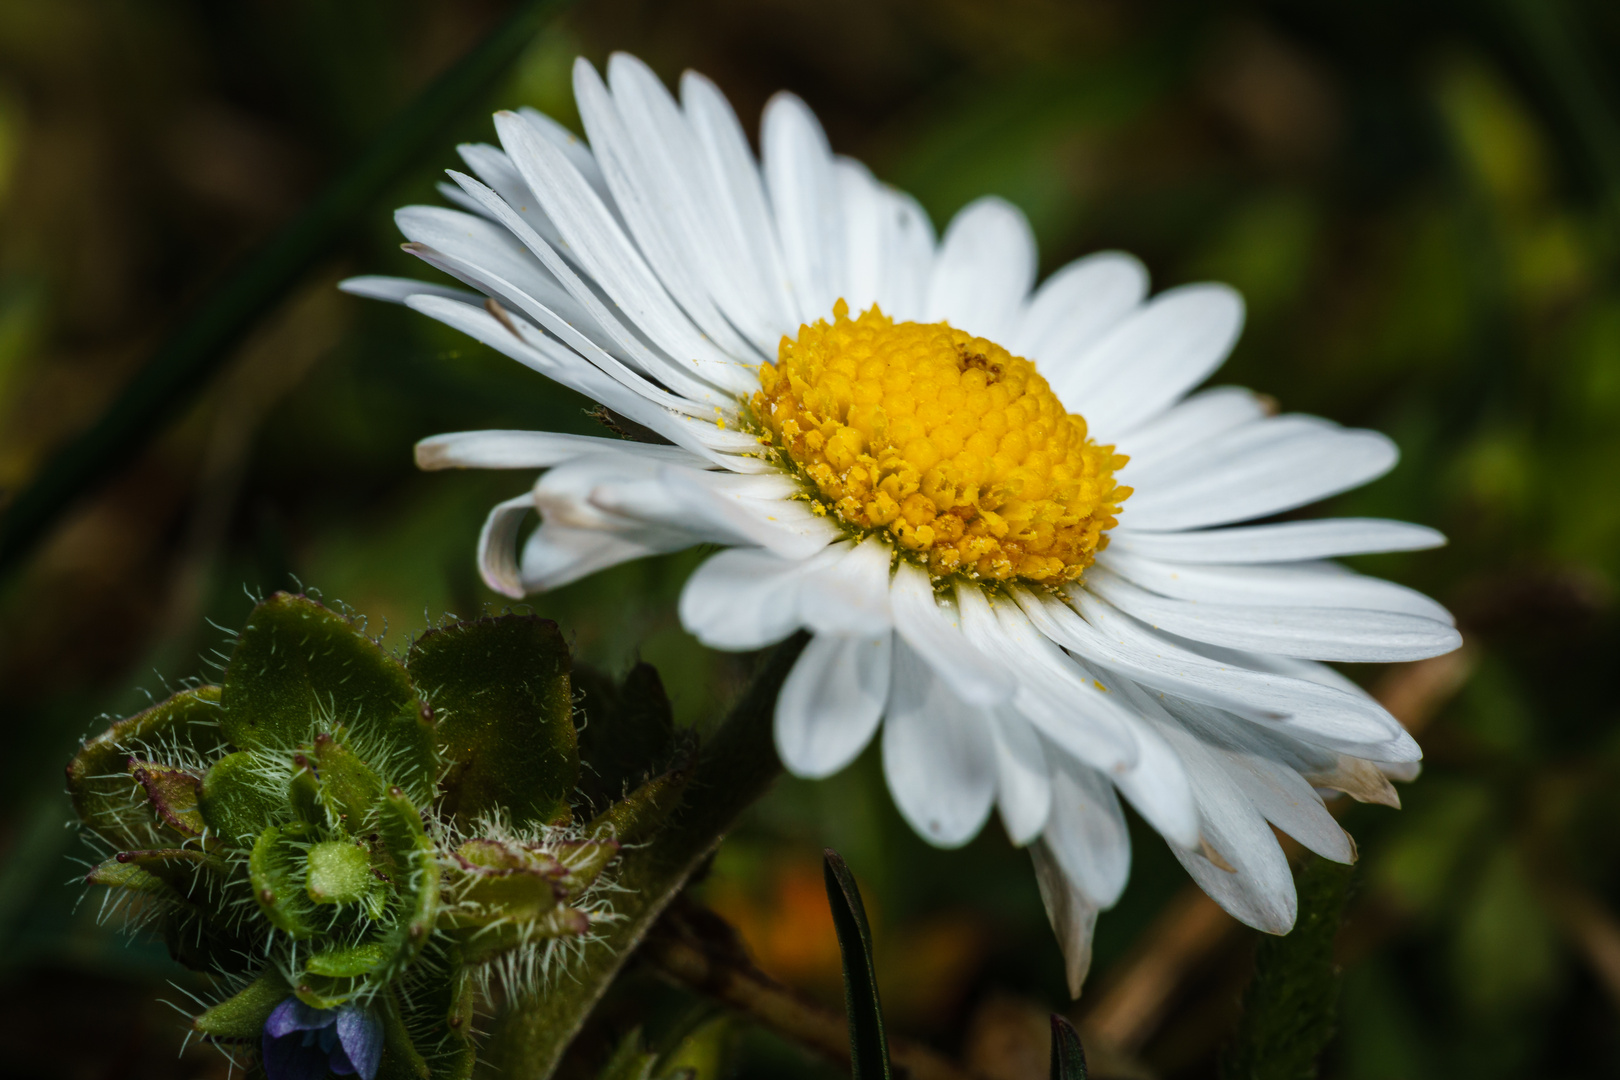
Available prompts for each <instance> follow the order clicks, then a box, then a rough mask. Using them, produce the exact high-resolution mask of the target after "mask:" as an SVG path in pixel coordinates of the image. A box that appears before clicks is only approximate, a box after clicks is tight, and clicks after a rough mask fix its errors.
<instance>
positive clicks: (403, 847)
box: [378, 787, 440, 964]
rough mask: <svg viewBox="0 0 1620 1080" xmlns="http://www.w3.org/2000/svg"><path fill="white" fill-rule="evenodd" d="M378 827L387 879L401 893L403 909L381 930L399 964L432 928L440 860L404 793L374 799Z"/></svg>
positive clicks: (395, 791) (412, 956)
mask: <svg viewBox="0 0 1620 1080" xmlns="http://www.w3.org/2000/svg"><path fill="white" fill-rule="evenodd" d="M378 810H379V812H378V832H379V833H380V835H381V840H382V847H383V853H384V855H385V856H386V859H387V869H386V870H385V871H384V872H385V873H386V874H388V877H389V882H390V884H392V885H393V887H394V889H395V891H396V892H397V893H398V894H399V897H400V900H401V910H400V912H399V915H398V917H397V918H396V919H395V921H394V922H393V924H392V925H390V926H389V928H388V930H387V932H386V933H385V934H384V936H383V940H384V942H386V944H387V946H388V950H389V952H390V953H391V954H392V956H393V957H395V961H391V963H392V962H398V963H400V964H404V963H408V962H409V961H411V960H414V959H415V958H416V955H417V954H418V953H419V952H421V951H422V947H423V946H424V945H426V944H427V942H428V938H429V936H431V934H432V932H433V921H434V916H435V915H436V914H437V913H438V909H439V887H440V881H439V864H438V860H437V858H436V857H435V856H434V852H433V842H432V841H431V840H429V839H428V835H427V833H426V832H425V831H424V830H423V828H422V815H421V814H420V813H418V812H417V809H416V807H415V805H413V804H412V803H411V801H410V799H409V798H407V797H406V795H405V793H404V792H403V791H401V790H400V789H399V788H397V787H396V788H390V789H389V790H388V792H387V794H385V795H384V796H383V800H382V802H381V803H379V804H378Z"/></svg>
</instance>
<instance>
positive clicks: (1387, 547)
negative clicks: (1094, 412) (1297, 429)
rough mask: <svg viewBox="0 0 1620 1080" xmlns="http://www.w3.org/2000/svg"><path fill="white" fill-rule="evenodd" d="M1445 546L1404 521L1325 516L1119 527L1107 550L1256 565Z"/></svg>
mask: <svg viewBox="0 0 1620 1080" xmlns="http://www.w3.org/2000/svg"><path fill="white" fill-rule="evenodd" d="M1445 542H1446V538H1445V536H1443V535H1442V534H1440V533H1438V532H1436V531H1435V530H1433V529H1430V528H1426V527H1424V526H1422V525H1411V524H1408V523H1407V522H1404V521H1383V520H1380V519H1378V518H1328V519H1326V520H1323V521H1284V522H1281V523H1279V524H1276V525H1245V526H1241V527H1239V528H1235V529H1216V530H1212V531H1209V532H1183V533H1149V532H1132V531H1131V530H1129V529H1123V528H1122V529H1116V530H1115V531H1114V533H1113V542H1112V544H1110V545H1109V550H1110V551H1113V550H1120V551H1129V552H1132V553H1135V554H1140V555H1145V556H1148V557H1149V558H1155V559H1165V560H1168V561H1170V562H1180V563H1259V562H1293V561H1302V560H1305V559H1331V558H1334V557H1336V556H1339V555H1362V554H1371V553H1373V552H1382V551H1423V550H1425V549H1427V548H1437V547H1442V546H1444V544H1445Z"/></svg>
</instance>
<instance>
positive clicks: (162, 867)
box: [113, 848, 226, 897]
mask: <svg viewBox="0 0 1620 1080" xmlns="http://www.w3.org/2000/svg"><path fill="white" fill-rule="evenodd" d="M113 859H114V860H116V861H118V862H121V863H126V864H128V865H131V866H138V867H140V868H141V869H142V870H145V871H146V872H147V873H148V874H151V875H152V876H153V877H155V878H159V879H161V880H162V881H164V882H166V883H167V884H168V885H170V886H171V887H172V888H174V890H175V891H176V892H178V893H180V894H181V895H182V896H187V897H189V896H190V895H191V893H192V890H193V889H194V888H195V887H196V884H197V875H198V874H199V873H211V874H214V875H216V876H219V877H224V876H225V873H226V866H225V864H224V863H223V862H221V861H220V860H219V859H216V858H214V857H213V856H211V855H206V854H204V853H203V852H201V851H198V850H197V849H196V848H155V849H151V850H147V851H120V852H119V853H118V854H117V855H115V856H113Z"/></svg>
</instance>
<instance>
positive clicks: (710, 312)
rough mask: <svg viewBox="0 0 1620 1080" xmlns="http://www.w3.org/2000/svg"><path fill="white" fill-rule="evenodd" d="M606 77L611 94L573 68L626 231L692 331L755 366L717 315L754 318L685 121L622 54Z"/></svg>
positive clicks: (590, 72) (647, 73)
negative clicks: (736, 281) (721, 237)
mask: <svg viewBox="0 0 1620 1080" xmlns="http://www.w3.org/2000/svg"><path fill="white" fill-rule="evenodd" d="M608 79H609V80H610V81H611V83H612V85H613V92H612V95H611V97H610V96H609V94H608V91H607V88H606V87H604V86H603V85H602V81H601V78H600V77H599V76H598V75H597V73H596V69H595V68H594V67H592V66H591V64H590V62H589V61H587V60H585V59H584V58H580V59H578V60H576V61H575V62H574V96H575V99H576V101H578V103H579V109H580V119H581V120H582V121H583V122H584V124H585V131H586V134H588V135H589V136H590V140H591V149H592V150H593V151H595V153H596V159H597V161H598V162H600V163H601V165H602V173H603V176H604V177H605V178H606V180H607V182H608V187H609V188H610V189H611V190H612V192H613V196H614V202H615V204H616V205H617V206H618V207H619V211H620V213H622V214H623V215H624V219H625V223H626V224H627V225H628V226H629V229H630V233H631V235H632V236H633V237H634V238H635V240H636V243H637V246H638V247H639V248H640V249H641V252H642V254H643V255H645V256H646V257H647V261H648V262H649V263H650V264H651V265H652V267H653V269H654V271H655V272H656V273H657V274H658V277H659V280H660V281H662V282H663V285H664V288H666V289H668V290H669V294H670V296H672V297H673V298H674V299H675V301H676V303H678V304H679V305H680V306H681V307H682V308H683V309H684V310H685V312H686V313H687V315H688V316H690V318H691V319H692V321H693V323H695V324H696V326H697V327H698V329H700V330H701V331H702V332H703V333H704V335H705V336H707V337H708V338H710V339H711V340H712V341H713V342H714V344H716V345H717V346H719V347H720V349H721V350H723V351H724V352H726V353H727V354H729V355H731V356H733V357H738V358H747V359H748V360H751V361H752V362H753V363H755V364H758V363H759V362H760V360H762V359H763V357H762V356H760V355H759V354H758V352H757V351H756V350H755V349H754V347H753V346H752V345H751V344H749V343H747V342H745V341H744V339H743V338H742V336H741V335H739V334H738V333H737V331H736V329H735V328H734V327H733V325H732V322H731V320H730V319H728V318H727V316H726V315H723V314H722V313H721V311H722V309H724V310H725V311H726V312H727V314H730V315H731V318H732V319H736V318H738V317H739V316H741V318H742V319H743V321H747V322H751V323H757V322H758V319H759V314H758V312H756V311H752V310H748V306H747V300H746V298H745V297H743V296H741V295H739V294H738V293H737V292H736V291H735V290H734V289H733V288H732V274H731V273H730V268H729V267H728V266H727V265H726V262H725V258H726V254H727V253H725V252H722V251H721V250H719V248H718V247H717V245H716V244H715V242H714V240H715V236H716V231H715V228H714V221H713V215H712V213H711V211H710V208H709V203H710V199H709V197H708V195H709V192H708V189H707V188H706V187H705V185H704V177H703V174H702V171H701V166H700V165H699V159H698V155H697V144H696V140H695V139H694V138H693V137H692V133H691V131H690V130H689V129H688V128H687V125H686V115H685V114H684V113H682V112H681V110H680V108H679V107H678V106H677V105H676V104H675V99H674V98H672V97H671V96H670V94H669V91H668V90H666V89H664V84H663V83H662V82H661V81H659V78H658V76H657V75H655V74H653V72H652V69H651V68H649V67H647V65H646V64H644V63H642V62H641V61H640V60H638V59H636V58H635V57H633V56H631V55H629V54H628V53H622V52H620V53H614V54H613V56H612V58H611V59H610V60H609V61H608ZM773 355H774V350H773Z"/></svg>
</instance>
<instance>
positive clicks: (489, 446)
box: [416, 431, 704, 472]
mask: <svg viewBox="0 0 1620 1080" xmlns="http://www.w3.org/2000/svg"><path fill="white" fill-rule="evenodd" d="M586 454H630V455H632V456H635V457H641V458H647V459H649V460H654V461H669V462H673V463H675V464H682V465H691V466H694V467H701V466H702V465H703V464H704V463H703V461H702V459H700V458H696V457H694V456H693V455H692V454H690V453H688V452H687V451H685V450H682V449H681V448H680V447H678V446H660V445H656V444H652V443H638V442H630V441H629V440H627V439H609V438H602V437H599V436H595V435H565V434H562V433H560V432H555V431H458V432H454V433H451V434H447V435H433V436H430V437H428V438H426V439H423V440H422V441H421V442H419V443H417V444H416V467H417V468H418V469H424V470H427V471H429V472H431V471H434V470H437V469H546V468H550V467H551V466H553V465H561V464H562V463H563V462H565V461H572V460H573V459H574V458H577V457H582V456H584V455H586Z"/></svg>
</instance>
